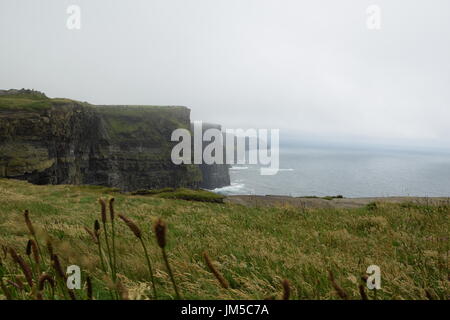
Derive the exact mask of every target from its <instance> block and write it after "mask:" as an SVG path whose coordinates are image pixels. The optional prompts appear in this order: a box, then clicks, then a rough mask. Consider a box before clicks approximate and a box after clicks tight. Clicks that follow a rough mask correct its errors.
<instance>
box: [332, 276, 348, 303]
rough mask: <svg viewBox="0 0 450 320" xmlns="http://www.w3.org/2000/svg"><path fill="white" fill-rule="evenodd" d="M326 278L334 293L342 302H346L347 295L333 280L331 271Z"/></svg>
mask: <svg viewBox="0 0 450 320" xmlns="http://www.w3.org/2000/svg"><path fill="white" fill-rule="evenodd" d="M328 278H329V280H330V282H331V284H332V285H333V288H334V290H336V293H337V294H338V296H339V297H340V298H341V299H343V300H347V299H348V294H347V293H346V292H345V291H344V289H342V287H341V286H339V285H338V284H337V282H336V280H335V279H334V274H333V272H332V271H331V270H330V271H329V274H328Z"/></svg>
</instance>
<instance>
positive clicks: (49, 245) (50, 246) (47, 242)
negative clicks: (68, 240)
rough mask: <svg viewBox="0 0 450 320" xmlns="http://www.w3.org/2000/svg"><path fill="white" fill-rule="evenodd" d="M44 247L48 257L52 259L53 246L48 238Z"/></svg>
mask: <svg viewBox="0 0 450 320" xmlns="http://www.w3.org/2000/svg"><path fill="white" fill-rule="evenodd" d="M46 245H47V251H48V254H49V255H50V257H53V244H52V240H51V239H50V238H47V241H46Z"/></svg>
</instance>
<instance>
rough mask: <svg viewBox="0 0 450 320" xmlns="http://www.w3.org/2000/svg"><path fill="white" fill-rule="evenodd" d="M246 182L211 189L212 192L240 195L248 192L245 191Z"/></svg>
mask: <svg viewBox="0 0 450 320" xmlns="http://www.w3.org/2000/svg"><path fill="white" fill-rule="evenodd" d="M245 190H246V188H245V184H243V183H231V185H229V186H226V187H222V188H216V189H213V190H211V191H212V192H215V193H219V194H223V195H226V196H229V195H238V194H246V193H247V192H246V191H245Z"/></svg>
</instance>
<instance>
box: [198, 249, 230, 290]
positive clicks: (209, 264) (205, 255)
mask: <svg viewBox="0 0 450 320" xmlns="http://www.w3.org/2000/svg"><path fill="white" fill-rule="evenodd" d="M203 258H204V259H205V263H206V266H207V267H208V269H209V271H211V273H212V274H213V275H214V277H216V279H217V281H219V283H220V285H221V286H222V288H224V289H228V288H229V287H230V286H229V284H228V281H227V280H226V279H225V278H224V277H223V275H222V274H221V273H220V272H219V270H217V268H216V267H215V266H214V264H213V262H212V261H211V258H210V257H209V255H208V253H207V252H206V251H205V252H203Z"/></svg>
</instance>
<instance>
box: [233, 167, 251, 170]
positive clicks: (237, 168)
mask: <svg viewBox="0 0 450 320" xmlns="http://www.w3.org/2000/svg"><path fill="white" fill-rule="evenodd" d="M247 169H248V167H231V168H230V170H247Z"/></svg>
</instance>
